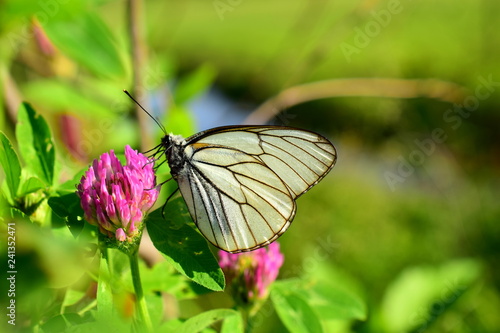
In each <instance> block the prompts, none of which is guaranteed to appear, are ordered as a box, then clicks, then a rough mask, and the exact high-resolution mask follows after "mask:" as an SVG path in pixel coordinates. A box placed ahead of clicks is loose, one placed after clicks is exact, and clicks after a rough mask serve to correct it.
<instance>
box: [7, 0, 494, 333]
mask: <svg viewBox="0 0 500 333" xmlns="http://www.w3.org/2000/svg"><path fill="white" fill-rule="evenodd" d="M498 13H500V2H498V1H495V0H481V1H476V0H461V1H452V0H443V1H439V2H436V1H431V0H421V1H409V0H400V1H397V0H389V1H378V0H361V1H348V0H340V1H328V0H316V1H305V0H291V1H290V0H289V1H282V0H273V1H263V0H252V1H250V0H220V1H219V0H215V1H211V0H210V1H208V0H203V1H202V0H199V1H193V0H191V1H153V0H148V1H107V0H92V1H81V0H40V1H28V0H10V1H3V2H2V3H1V4H0V91H1V94H0V101H1V103H0V104H1V105H2V112H1V114H0V128H1V130H2V131H3V132H5V133H6V135H7V136H8V137H10V138H11V140H14V138H15V134H14V126H15V123H16V119H17V118H16V113H17V110H18V108H19V105H20V103H21V101H27V102H29V103H30V104H31V105H32V106H33V107H34V108H35V109H36V110H37V111H38V112H40V113H41V114H43V116H44V117H45V118H46V119H47V120H48V122H49V124H50V127H51V128H52V131H53V133H54V137H55V143H56V145H57V150H58V153H59V154H58V163H59V167H60V170H61V175H62V176H61V179H60V181H61V182H63V181H66V180H68V179H71V178H72V177H73V175H74V174H75V173H76V172H78V171H80V170H82V169H84V168H86V166H87V165H88V163H89V162H90V161H91V160H92V159H94V158H96V157H97V156H99V155H100V154H101V153H103V152H105V151H108V150H109V149H115V150H117V151H120V150H123V148H122V147H124V146H125V145H126V144H130V145H131V146H133V147H135V148H138V149H142V150H143V151H145V150H147V149H150V148H152V147H154V146H155V145H156V144H157V143H159V140H160V137H161V136H162V135H163V133H162V132H161V130H160V129H159V128H158V126H157V125H156V124H155V123H154V122H153V121H152V120H151V119H150V118H148V117H147V116H146V115H145V113H144V112H142V111H140V110H137V107H135V106H134V104H133V102H132V101H131V100H130V99H129V98H128V97H127V96H126V95H125V94H123V92H122V90H123V89H128V90H130V91H131V92H132V93H133V94H134V96H135V97H136V98H137V99H138V100H139V101H140V102H141V104H143V105H144V107H145V108H147V109H148V110H149V111H150V112H151V113H152V114H153V115H155V116H156V117H157V118H158V119H159V120H160V122H161V123H162V124H163V125H164V127H165V128H166V130H167V131H168V132H173V133H177V134H182V135H184V136H189V135H192V134H194V133H196V132H198V131H200V130H204V129H208V128H211V127H215V126H219V125H228V124H243V123H254V124H263V123H272V124H279V125H287V126H296V127H300V128H304V129H309V130H313V131H317V132H319V133H321V134H323V135H325V136H327V137H328V138H330V139H331V141H332V142H333V143H334V144H335V146H336V147H337V149H338V153H339V156H338V161H337V165H336V166H335V168H334V169H333V170H332V171H331V173H330V174H329V175H328V177H326V178H325V179H324V180H323V181H322V182H321V183H320V184H319V185H317V186H316V187H315V188H314V189H313V190H311V191H310V192H309V193H308V194H307V195H305V196H304V197H301V198H300V199H299V200H298V213H297V216H296V218H295V220H294V223H293V224H292V226H291V227H290V229H289V231H288V232H287V233H286V234H285V235H284V236H283V237H282V238H280V243H281V246H282V250H283V252H284V253H285V257H286V259H285V265H284V267H283V269H282V273H281V274H282V277H299V276H305V275H307V276H311V277H315V276H317V278H321V279H330V278H331V279H332V281H334V282H335V283H337V284H342V281H345V283H346V284H348V285H349V286H350V288H351V289H355V290H357V292H358V295H360V299H361V300H362V302H363V303H364V304H365V305H366V316H365V318H359V320H348V321H345V320H342V316H341V315H339V316H337V315H335V314H332V316H331V320H329V321H328V322H325V323H324V325H325V328H327V331H338V332H344V331H345V332H351V331H352V332H405V331H412V332H424V331H425V332H498V331H499V330H500V316H499V314H500V294H499V288H500V262H499V258H500V256H499V255H500V245H499V241H500V226H499V223H498V222H499V218H500V205H499V203H498V199H499V197H500V196H499V194H500V189H499V164H500V159H499V156H500V136H499V124H500V112H499V108H500V98H499V97H500V66H499V64H498V59H499V51H500V45H499V38H498V31H499V28H500V24H499V23H500V22H499V20H500V17H499V15H498ZM25 162H26V163H29V161H25ZM165 177H166V176H165ZM166 188H168V189H172V188H173V184H170V183H169V184H168V185H167V186H166ZM168 189H167V190H164V191H163V192H164V193H163V195H166V194H167V193H168V192H169V190H168ZM25 235H26V236H24V235H23V234H18V238H19V239H21V241H19V242H20V244H21V245H19V246H20V250H19V251H21V253H22V251H23V248H27V249H29V251H28V250H26V251H27V252H26V253H29V254H30V256H31V257H30V256H28V255H27V256H26V257H25V259H26V258H28V259H26V260H25V262H24V263H25V264H26V267H30V264H33V263H32V262H30V260H34V261H36V262H38V263H40V262H42V263H43V264H39V266H42V267H41V268H40V274H45V275H47V279H48V280H50V279H51V278H53V275H54V274H56V275H57V274H58V273H57V272H60V271H65V270H68V269H70V268H67V267H64V266H63V265H59V267H58V268H57V269H49V268H46V267H43V265H53V264H54V263H51V262H50V261H47V260H45V261H44V260H43V259H40V258H43V256H44V255H46V253H44V252H43V251H42V250H41V249H40V248H41V246H40V247H37V246H34V245H33V246H32V247H30V245H29V244H28V245H27V244H26V243H29V242H28V241H26V240H25V241H24V242H23V241H22V238H23V237H26V239H30V238H29V237H35V236H33V235H32V234H30V233H29V232H26V234H25ZM1 244H5V242H4V239H2V240H1ZM23 244H24V245H23ZM2 247H5V246H4V245H2ZM2 251H5V249H2ZM30 251H32V252H30ZM23 258H24V257H23ZM29 258H31V259H29ZM339 276H342V278H339ZM334 277H335V278H334ZM32 288H40V289H42V288H44V285H43V284H35V285H33V286H32ZM1 297H4V295H3V294H2V296H1ZM226 303H227V300H224V299H223V298H221V296H220V295H207V296H206V297H204V298H202V299H198V300H196V301H194V300H190V301H185V302H181V303H180V304H179V305H178V306H179V308H178V311H179V312H180V313H183V314H184V315H185V316H190V315H192V314H195V313H198V312H200V311H202V310H206V309H209V308H213V307H218V306H221V304H224V305H225V304H226ZM264 311H266V308H264ZM339 311H340V312H339V313H341V309H340V310H339ZM268 312H269V313H266V314H265V315H263V316H262V318H263V319H262V322H263V324H262V325H261V327H259V331H262V332H270V331H274V332H276V331H284V330H285V328H284V327H283V326H282V324H280V322H279V321H278V320H277V317H276V314H275V313H272V311H268ZM361 317H363V316H361Z"/></svg>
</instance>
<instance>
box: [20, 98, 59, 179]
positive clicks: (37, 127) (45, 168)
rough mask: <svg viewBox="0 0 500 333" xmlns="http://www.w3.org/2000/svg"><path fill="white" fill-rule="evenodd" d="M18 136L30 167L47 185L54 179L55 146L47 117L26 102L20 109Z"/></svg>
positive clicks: (22, 151) (24, 156) (23, 154)
mask: <svg viewBox="0 0 500 333" xmlns="http://www.w3.org/2000/svg"><path fill="white" fill-rule="evenodd" d="M16 138H17V142H18V144H19V150H20V151H21V156H22V157H23V159H24V161H25V163H27V165H28V169H29V170H30V171H32V172H33V174H34V175H36V176H37V177H38V178H39V179H40V180H42V181H43V182H44V183H45V185H46V186H51V185H52V184H53V181H54V164H55V146H54V142H53V140H52V134H51V133H50V129H49V127H48V125H47V123H46V122H45V119H44V118H43V117H41V116H40V115H39V114H38V115H37V114H36V112H35V110H33V108H32V107H31V106H30V105H29V104H27V103H24V104H23V105H22V107H21V108H20V109H19V113H18V123H17V126H16Z"/></svg>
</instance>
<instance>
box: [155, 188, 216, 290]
mask: <svg viewBox="0 0 500 333" xmlns="http://www.w3.org/2000/svg"><path fill="white" fill-rule="evenodd" d="M166 208H167V209H166V219H163V218H162V216H161V208H160V209H157V210H156V211H154V212H153V213H151V214H149V216H148V217H147V219H146V226H147V228H148V233H149V236H150V237H151V240H152V242H153V244H154V246H155V247H156V248H157V249H158V250H159V251H160V252H161V253H162V254H163V255H164V257H165V258H166V259H167V260H168V261H169V262H170V263H171V264H172V265H173V266H174V267H175V269H177V270H178V271H179V272H180V273H182V274H183V275H185V276H186V277H188V278H189V279H192V280H193V281H195V282H196V283H199V284H200V285H202V286H204V287H206V288H208V289H211V290H215V291H221V290H223V289H224V285H225V281H224V274H223V273H222V270H221V269H220V267H219V264H218V263H217V260H216V259H215V258H214V256H213V254H212V252H211V251H210V248H209V247H208V244H207V241H206V240H205V239H204V238H203V236H201V235H200V234H199V233H198V232H197V231H196V230H194V229H193V228H192V227H190V226H189V225H188V224H187V222H188V221H190V220H191V218H190V217H189V215H188V214H187V212H186V207H185V204H184V202H183V199H182V198H181V197H180V196H179V197H177V198H176V199H175V200H171V201H170V202H169V203H168V205H167V207H166Z"/></svg>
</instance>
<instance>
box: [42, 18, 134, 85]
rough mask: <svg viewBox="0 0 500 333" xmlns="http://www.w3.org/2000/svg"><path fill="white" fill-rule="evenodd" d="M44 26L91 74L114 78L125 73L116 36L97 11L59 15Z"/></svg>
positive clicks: (68, 53) (62, 47) (56, 43)
mask: <svg viewBox="0 0 500 333" xmlns="http://www.w3.org/2000/svg"><path fill="white" fill-rule="evenodd" d="M60 16H63V14H61V15H60ZM58 18H59V17H58ZM45 29H46V31H47V34H48V36H49V37H50V38H51V40H52V42H54V44H55V45H56V46H57V47H59V48H60V49H61V51H63V52H64V53H66V54H67V55H68V56H70V57H71V58H72V59H74V60H75V61H76V62H77V63H79V64H80V65H82V66H84V67H85V68H87V69H88V70H90V71H92V72H93V73H94V74H96V75H99V76H103V77H109V78H115V79H116V78H121V77H124V76H125V68H124V65H123V61H122V56H121V54H120V53H121V52H120V50H119V49H118V48H117V43H116V39H115V37H114V36H113V35H112V33H111V31H110V30H109V28H108V27H107V26H106V24H105V23H104V22H103V21H102V19H101V18H100V17H99V16H98V15H96V14H94V13H92V12H85V13H82V14H81V15H77V16H74V15H71V16H67V17H62V18H60V19H56V20H51V21H50V22H48V24H47V25H45ZM88 50H93V52H88Z"/></svg>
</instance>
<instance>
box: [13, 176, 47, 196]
mask: <svg viewBox="0 0 500 333" xmlns="http://www.w3.org/2000/svg"><path fill="white" fill-rule="evenodd" d="M45 187H46V186H45V183H44V182H43V181H42V180H41V179H40V178H38V177H28V178H27V179H25V180H24V181H22V182H21V186H20V187H19V190H18V191H17V192H18V194H19V195H18V196H19V197H24V196H26V195H28V194H30V193H34V192H36V191H38V190H41V189H44V188H45Z"/></svg>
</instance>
